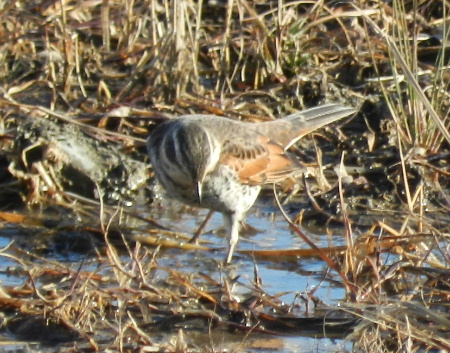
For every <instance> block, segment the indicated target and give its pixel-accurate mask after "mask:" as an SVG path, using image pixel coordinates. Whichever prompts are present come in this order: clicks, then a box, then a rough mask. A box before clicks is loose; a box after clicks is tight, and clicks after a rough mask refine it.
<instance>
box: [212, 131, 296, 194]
mask: <svg viewBox="0 0 450 353" xmlns="http://www.w3.org/2000/svg"><path fill="white" fill-rule="evenodd" d="M219 163H221V164H224V165H227V166H228V167H230V168H231V169H233V170H235V171H236V172H237V174H238V178H239V181H240V182H242V183H244V184H250V185H261V184H269V183H275V182H278V181H281V180H283V179H285V178H286V177H288V176H289V175H290V174H291V173H292V171H293V169H294V165H293V162H292V161H291V160H290V159H289V158H288V156H287V155H286V154H285V152H284V149H283V147H282V146H280V145H279V144H277V143H276V142H274V141H272V140H270V139H269V138H268V137H266V136H262V135H255V136H252V137H251V138H249V139H247V140H242V139H233V140H227V141H225V143H224V144H223V148H222V154H221V158H220V161H219Z"/></svg>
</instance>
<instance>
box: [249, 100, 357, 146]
mask: <svg viewBox="0 0 450 353" xmlns="http://www.w3.org/2000/svg"><path fill="white" fill-rule="evenodd" d="M353 113H355V109H354V108H352V107H346V106H342V105H339V104H325V105H321V106H318V107H315V108H310V109H306V110H302V111H299V112H297V113H294V114H291V115H288V116H286V117H284V118H282V119H278V120H274V121H268V122H265V123H262V124H259V127H258V128H259V129H260V131H261V133H263V134H265V135H267V136H269V137H270V136H274V137H275V136H276V138H274V139H275V140H276V141H277V142H278V143H281V144H282V145H283V146H284V148H285V149H287V148H289V147H290V146H291V145H292V144H294V143H295V142H296V141H298V140H299V139H300V138H301V137H302V136H304V135H306V134H308V133H310V132H312V131H314V130H316V129H319V128H321V127H322V126H325V125H327V124H330V123H332V122H333V121H336V120H339V119H342V118H345V117H346V116H349V115H351V114H353Z"/></svg>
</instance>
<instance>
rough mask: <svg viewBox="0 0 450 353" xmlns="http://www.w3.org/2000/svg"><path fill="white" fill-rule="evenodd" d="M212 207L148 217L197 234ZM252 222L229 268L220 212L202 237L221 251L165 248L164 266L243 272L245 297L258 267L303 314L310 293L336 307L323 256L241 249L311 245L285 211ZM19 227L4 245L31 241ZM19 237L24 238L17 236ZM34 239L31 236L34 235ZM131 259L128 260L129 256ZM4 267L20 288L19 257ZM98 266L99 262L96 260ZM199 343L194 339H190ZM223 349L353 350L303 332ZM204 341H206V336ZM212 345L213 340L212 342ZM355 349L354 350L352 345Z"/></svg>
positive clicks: (221, 339)
mask: <svg viewBox="0 0 450 353" xmlns="http://www.w3.org/2000/svg"><path fill="white" fill-rule="evenodd" d="M206 214H207V211H205V210H194V209H189V208H186V207H185V206H182V205H179V204H177V203H174V202H171V201H167V202H164V203H163V204H162V205H160V207H158V209H157V211H150V212H149V213H148V214H145V216H148V217H152V218H154V219H155V220H157V221H158V222H159V223H160V224H161V225H163V226H165V227H167V228H168V229H170V230H172V231H178V232H183V233H186V234H187V235H191V234H193V233H194V232H195V230H196V229H197V227H198V226H199V224H200V223H201V222H202V221H203V219H204V217H205V216H206ZM246 223H247V224H249V225H250V226H251V227H253V228H255V229H256V232H253V233H254V234H251V235H248V234H247V235H243V236H241V239H240V242H239V243H238V246H237V249H236V250H237V252H235V258H234V259H233V264H232V265H231V266H229V267H227V268H225V269H223V268H222V269H220V266H218V264H219V263H221V262H222V261H223V259H224V257H225V254H226V247H227V246H226V245H227V237H226V235H225V234H222V233H223V232H220V231H217V230H218V229H220V228H221V226H222V217H221V215H220V214H217V213H216V214H214V216H213V218H212V219H211V220H210V222H209V223H208V224H207V226H206V234H203V235H202V236H201V239H202V240H205V241H207V245H208V246H210V247H212V248H215V249H217V250H216V251H214V252H204V251H184V250H180V249H164V250H161V253H160V254H159V255H158V264H159V265H160V266H162V267H169V268H170V267H174V268H176V269H177V270H178V271H186V272H187V273H193V272H198V273H200V272H201V273H204V274H206V275H209V276H211V277H212V278H213V279H215V280H217V281H218V282H219V283H221V278H222V277H223V276H224V275H226V276H228V278H234V277H235V276H237V275H239V280H238V281H237V284H236V285H235V286H234V288H233V295H234V296H235V298H237V299H238V300H239V298H240V297H241V296H242V297H244V295H245V294H246V293H248V292H249V288H254V286H253V283H254V274H255V269H256V270H257V271H256V272H257V274H258V277H259V280H260V282H261V288H262V290H264V291H265V292H266V293H267V294H269V295H276V296H279V300H281V301H282V302H284V303H287V304H291V305H292V306H293V307H295V308H296V310H297V311H296V313H297V314H298V315H300V316H301V315H304V316H313V315H314V304H313V303H312V301H308V303H305V301H304V300H302V299H301V298H300V297H301V296H303V298H305V297H308V295H309V294H310V293H311V292H313V295H314V297H315V298H318V299H320V301H322V302H323V303H324V304H325V305H329V306H332V307H335V306H337V305H339V302H340V301H341V300H343V298H344V297H345V292H344V290H343V288H342V287H341V286H339V285H336V283H338V281H336V282H334V281H331V280H330V279H332V278H333V276H335V274H331V276H330V273H329V272H328V267H327V266H326V264H324V262H323V261H321V260H319V259H317V258H308V259H289V261H288V260H284V261H280V262H274V261H269V260H264V259H257V258H253V257H252V256H249V255H244V254H239V252H238V250H253V249H264V250H268V249H293V248H308V246H307V245H306V244H304V242H303V241H302V240H301V239H299V237H298V236H297V235H295V234H294V233H293V232H292V231H291V230H290V229H289V226H288V223H287V222H286V221H285V219H284V218H283V216H282V215H281V213H280V212H279V211H277V210H276V209H275V208H274V207H272V206H270V205H267V204H266V205H264V204H259V205H257V206H256V207H254V208H252V209H251V210H250V212H249V214H248V216H247V219H246ZM21 233H22V232H21V230H20V228H18V227H15V226H12V227H5V228H2V229H1V231H0V246H1V247H5V246H7V245H8V243H9V242H10V241H11V239H16V245H18V244H20V243H21V242H27V237H29V236H30V235H27V234H26V232H24V234H21ZM308 235H309V236H310V237H311V239H312V240H313V241H314V242H315V243H316V244H317V245H318V246H328V245H329V242H330V236H327V235H323V234H322V235H321V234H319V235H317V234H311V233H309V234H308ZM17 239H19V240H17ZM30 239H31V238H30ZM331 240H332V243H333V245H338V244H339V243H341V242H342V238H341V237H340V236H339V235H338V234H337V235H336V236H333V237H332V239H331ZM55 260H59V261H61V260H63V261H64V262H65V263H67V264H69V265H74V267H75V266H77V265H78V264H79V263H81V262H82V261H84V260H86V259H85V257H84V255H83V256H80V255H77V254H71V253H68V254H67V256H65V258H64V259H61V256H60V254H55ZM123 260H124V261H125V262H126V261H127V259H123ZM0 262H1V268H2V269H3V270H4V271H2V272H1V273H0V280H1V282H2V284H3V285H6V286H20V285H21V284H22V283H23V282H24V281H26V279H25V278H23V277H21V276H16V275H14V272H10V271H8V269H10V268H14V267H15V266H17V263H16V262H15V261H14V260H11V259H9V258H7V257H3V256H2V257H0ZM93 266H95V264H93ZM88 267H89V264H88V263H85V265H84V266H83V269H85V270H87V269H88ZM188 339H191V340H193V341H196V339H195V338H194V337H189V334H188ZM208 339H209V340H211V341H212V342H213V343H214V345H216V348H217V347H224V348H227V349H229V350H232V349H233V347H234V348H236V349H237V348H238V347H241V348H239V349H238V351H239V352H241V351H242V352H252V353H253V352H255V353H256V352H272V351H274V352H280V353H288V352H336V351H347V350H349V343H347V344H345V343H344V342H343V341H341V340H335V339H328V338H315V337H302V336H301V333H300V335H297V336H278V335H277V336H275V337H272V336H269V337H267V336H263V335H258V336H256V337H253V335H252V336H250V337H249V338H244V337H243V336H241V335H238V337H233V336H232V335H230V334H227V333H224V332H219V333H217V334H215V335H214V337H209V338H208ZM243 340H244V341H245V347H246V348H244V349H242V346H240V345H241V343H242V341H243ZM200 341H202V339H201V340H200ZM208 344H209V343H208ZM4 348H5V350H4V351H16V352H21V351H49V352H50V351H54V350H53V348H52V349H50V348H49V347H46V348H44V347H42V346H39V345H37V346H36V347H35V348H33V347H30V346H29V343H28V344H25V343H24V345H23V346H21V343H20V342H16V343H14V344H12V345H11V346H5V347H4ZM350 350H351V349H350Z"/></svg>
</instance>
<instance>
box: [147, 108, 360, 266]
mask: <svg viewBox="0 0 450 353" xmlns="http://www.w3.org/2000/svg"><path fill="white" fill-rule="evenodd" d="M354 113H355V109H354V108H352V107H348V106H343V105H339V104H324V105H320V106H317V107H314V108H309V109H306V110H303V111H299V112H296V113H293V114H291V115H288V116H286V117H283V118H279V119H274V120H270V121H264V122H258V123H252V122H244V121H240V120H233V119H230V118H227V117H223V116H218V115H208V114H193V115H183V116H180V117H177V118H171V119H167V120H165V121H163V122H161V123H159V124H158V125H157V126H156V127H155V128H154V129H153V130H152V131H151V132H150V134H149V136H148V138H147V140H146V147H147V151H148V155H149V159H150V163H151V165H152V169H153V171H154V174H155V175H156V179H157V180H158V181H159V183H160V184H161V185H162V186H163V188H164V189H165V191H166V193H167V194H168V196H169V197H171V198H174V199H178V200H179V201H181V202H182V203H185V204H187V205H191V206H195V207H200V208H206V209H209V210H212V211H217V212H220V213H222V216H223V220H224V225H225V228H226V229H227V231H228V234H229V242H228V253H227V256H226V259H225V264H229V263H230V262H231V260H232V257H233V252H234V249H235V247H236V244H237V243H238V240H239V231H240V226H241V222H242V221H243V220H244V218H245V214H246V212H247V211H248V210H249V209H250V208H251V207H252V205H253V204H254V203H255V201H256V198H257V197H258V194H259V192H260V190H261V187H262V185H264V184H273V183H278V182H280V181H282V180H284V179H286V178H287V177H289V176H292V175H293V173H294V172H295V171H296V169H298V165H299V164H298V163H296V161H295V159H294V158H293V157H292V156H291V155H290V154H289V151H288V149H289V147H291V146H292V145H293V144H294V143H295V142H297V141H298V140H299V139H300V138H301V137H303V136H304V135H306V134H308V133H310V132H312V131H314V130H316V129H318V128H320V127H323V126H325V125H327V124H330V123H332V122H334V121H336V120H339V119H342V118H344V117H346V116H349V115H351V114H354Z"/></svg>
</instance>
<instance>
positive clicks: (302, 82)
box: [0, 0, 450, 352]
mask: <svg viewBox="0 0 450 353" xmlns="http://www.w3.org/2000/svg"><path fill="white" fill-rule="evenodd" d="M447 11H448V9H447V3H446V1H444V0H442V1H431V0H429V1H422V2H417V1H400V0H398V1H393V2H392V6H391V5H390V2H383V1H381V0H380V1H372V2H367V1H359V2H357V4H356V5H355V4H353V3H346V2H340V1H312V2H311V1H293V2H287V1H268V2H261V1H247V0H228V2H223V1H216V2H213V1H211V2H210V1H206V0H204V1H201V0H200V1H192V0H182V1H176V2H172V1H166V0H159V1H157V0H144V1H139V2H137V1H132V0H118V1H114V2H113V1H107V0H106V1H102V2H89V1H64V0H61V1H46V2H42V1H8V2H3V3H2V4H1V5H0V16H1V19H2V21H1V24H0V94H1V97H0V111H1V113H2V114H1V118H0V129H1V130H0V138H1V140H0V143H1V145H2V149H3V151H4V155H3V156H2V159H1V161H0V162H1V163H2V166H4V165H9V164H10V163H11V162H12V164H11V166H10V170H11V171H12V172H13V174H14V175H10V174H8V173H7V171H6V167H5V168H2V179H1V183H2V191H1V194H0V196H1V197H2V201H3V200H4V201H3V203H4V205H5V207H9V208H10V209H11V208H14V207H15V206H17V199H14V201H10V200H11V195H17V194H20V195H21V198H22V201H25V203H26V204H27V205H31V204H38V205H39V206H40V207H44V206H49V205H50V206H52V207H53V206H55V205H58V206H61V207H64V210H68V209H70V210H72V212H73V213H74V214H76V216H77V217H79V218H81V219H82V222H81V226H80V225H79V223H77V222H76V221H75V220H74V221H73V222H72V223H71V224H70V226H69V228H70V230H75V231H77V230H80V229H81V230H82V231H83V232H84V231H86V232H88V233H90V234H91V235H92V234H94V235H95V236H97V239H96V240H97V241H98V242H95V244H94V246H93V247H92V248H91V249H90V251H91V252H90V253H89V255H86V258H85V260H84V261H81V265H79V264H77V265H65V264H63V263H60V262H57V261H50V260H48V259H46V258H45V256H38V255H37V253H38V252H36V253H26V252H24V251H23V250H21V249H20V248H13V247H9V248H7V249H4V250H3V251H2V253H1V254H0V255H1V256H3V257H4V258H5V259H8V260H9V261H12V262H13V263H14V264H15V265H14V266H13V267H11V269H10V271H13V272H14V273H15V275H17V276H21V277H25V278H27V280H25V281H24V283H23V284H22V285H21V286H17V287H14V288H13V287H5V288H4V293H3V294H2V299H1V305H2V306H3V308H5V312H8V313H13V314H14V315H5V317H4V327H7V328H8V329H9V330H10V331H12V332H13V333H14V334H15V335H17V337H19V338H20V337H22V336H21V335H24V337H26V335H27V334H29V332H30V331H32V329H33V330H37V331H38V332H40V333H41V334H40V336H37V337H36V338H34V339H35V340H38V341H40V340H42V341H45V339H46V338H47V337H48V336H49V332H51V333H52V334H53V332H55V331H54V330H57V331H58V335H60V337H61V340H62V341H66V340H68V341H70V342H72V340H73V337H74V336H76V337H81V343H79V347H81V349H83V350H92V349H93V350H97V349H99V350H104V349H107V348H109V349H110V350H111V351H119V352H123V351H129V350H140V351H146V349H150V347H151V349H159V350H161V351H163V350H165V351H176V352H184V351H192V350H197V351H204V350H205V349H208V350H210V351H220V348H217V347H220V344H217V342H213V339H212V338H211V337H212V336H213V335H210V336H208V328H215V327H219V328H223V327H226V328H227V329H230V328H233V329H236V330H238V331H243V332H245V334H247V333H248V332H249V331H258V330H259V331H261V332H265V330H266V328H267V327H271V326H270V323H272V324H273V322H272V321H271V320H272V318H269V317H266V316H264V315H263V314H262V313H267V312H269V311H271V310H272V309H273V310H277V311H279V312H281V313H283V314H286V315H287V314H288V313H290V311H289V310H290V308H288V307H287V306H285V305H283V304H282V303H281V302H280V301H278V300H277V298H273V297H270V296H268V295H266V293H264V291H263V290H262V289H261V288H260V287H259V284H258V278H257V275H255V279H254V287H252V288H250V289H249V292H250V293H252V296H249V298H248V302H244V303H242V302H238V301H237V300H236V299H235V298H234V297H233V295H232V288H231V287H232V281H231V280H226V279H224V280H223V282H222V283H216V282H215V281H214V280H213V279H211V278H207V277H205V276H204V275H202V274H198V273H188V274H186V273H183V272H178V271H176V270H174V269H171V268H164V267H160V265H159V264H158V256H159V253H158V251H155V252H152V251H150V250H148V249H145V248H144V247H141V246H140V245H139V243H137V244H135V243H133V242H129V241H128V240H124V239H128V237H127V236H126V234H125V232H124V233H120V232H119V233H117V232H116V228H115V224H114V222H109V220H110V219H116V218H119V219H121V218H122V217H128V216H130V217H135V218H139V215H136V214H134V215H133V214H132V212H129V211H128V213H127V212H126V211H125V212H122V211H123V210H121V209H119V211H118V208H117V207H116V206H115V205H114V206H111V205H107V204H106V203H105V202H106V200H97V201H94V200H86V198H81V197H80V196H79V195H74V194H73V193H71V192H69V191H68V190H67V188H66V187H65V186H64V183H62V181H61V180H60V178H58V173H57V172H56V171H57V168H56V167H55V163H57V162H55V160H54V159H46V158H45V156H46V154H45V153H41V152H42V151H46V150H47V149H48V146H50V145H51V144H50V142H51V141H50V142H49V141H46V140H45V139H42V138H40V137H38V138H37V139H36V140H33V143H32V144H29V145H27V144H25V145H24V144H22V145H19V142H18V136H20V138H21V139H22V140H25V141H26V140H27V139H28V140H30V139H31V137H30V136H28V135H27V134H26V132H27V131H25V133H24V132H23V129H22V131H21V133H20V134H19V133H18V132H19V131H20V128H21V127H23V126H24V122H25V121H30V120H31V121H33V120H42V119H45V120H49V121H55V122H57V123H58V124H60V125H61V126H68V125H71V126H75V125H76V126H77V127H78V128H79V129H81V131H83V132H84V133H85V134H87V135H88V136H90V137H91V138H93V139H95V140H96V141H101V143H104V144H106V145H114V146H115V148H117V150H120V151H121V153H123V154H124V155H127V156H131V158H135V159H137V160H140V161H141V162H143V163H146V162H147V159H146V157H145V153H144V149H143V146H142V141H143V138H145V136H146V135H147V134H148V132H149V130H150V129H151V128H152V126H153V124H154V123H155V122H157V121H158V120H160V119H161V116H162V115H170V114H181V113H187V112H209V113H214V114H220V115H229V116H234V117H239V118H242V119H248V120H252V121H258V120H262V119H271V118H274V117H277V116H280V115H283V114H285V113H288V112H291V111H293V110H296V109H300V108H302V107H305V106H312V105H315V104H318V103H321V102H325V101H339V102H343V103H344V102H345V103H346V104H351V105H354V106H358V107H360V114H359V116H358V118H357V119H354V120H353V121H352V122H350V123H349V124H348V125H344V126H342V127H341V128H340V130H339V134H332V133H330V132H324V133H322V134H321V135H320V137H317V138H316V139H315V140H314V143H315V146H316V152H317V159H318V160H319V162H316V159H315V157H311V156H310V155H308V154H307V153H306V152H304V151H302V150H297V151H296V152H297V154H298V155H299V157H302V158H305V159H306V161H307V162H309V163H307V167H308V168H309V171H310V173H311V174H314V175H315V176H316V178H315V179H317V181H318V182H317V185H318V186H310V185H308V188H307V189H308V197H309V198H310V199H311V204H313V205H314V208H315V212H316V213H320V214H322V215H329V214H332V215H333V217H334V219H333V220H334V221H335V222H340V223H341V225H343V229H344V232H345V236H346V242H347V245H348V247H347V251H346V252H345V255H344V256H343V257H340V258H339V257H333V258H331V257H329V255H328V253H327V252H324V253H323V254H321V258H322V260H324V261H325V262H327V264H328V265H329V267H330V268H332V269H334V270H335V271H337V272H338V273H339V274H340V276H341V277H340V285H342V286H343V287H345V288H346V290H347V293H348V298H347V304H346V305H344V307H345V312H346V313H352V315H351V316H349V317H350V320H352V319H353V318H354V317H355V316H356V317H357V318H362V320H361V321H360V323H359V325H358V326H357V327H356V329H355V330H354V332H353V334H352V335H351V336H349V338H348V339H349V340H350V339H351V340H352V342H354V349H355V351H360V352H365V351H373V350H374V344H376V347H377V349H378V350H379V351H384V352H391V351H394V352H395V351H402V352H416V351H429V350H436V349H441V350H449V349H450V347H448V335H449V332H450V327H449V324H448V320H449V313H448V305H447V301H448V295H449V281H448V269H449V268H450V257H449V255H448V249H449V240H448V234H449V232H450V230H449V226H448V224H449V222H448V221H449V219H448V211H449V209H450V199H449V196H448V188H449V182H448V176H449V174H450V167H449V163H448V155H449V142H450V137H449V135H448V130H449V124H450V123H449V118H448V111H449V104H448V101H449V100H448V84H449V79H448V73H447V66H448V48H447V42H446V40H445V38H447V36H448V28H449V27H448V25H447V22H448V15H447ZM435 33H441V34H442V38H444V39H443V40H441V38H440V37H439V36H438V35H435ZM321 141H323V143H321V144H320V143H319V142H321ZM22 143H23V141H22ZM337 144H339V148H338V149H336V148H335V147H334V146H336V145H337ZM23 146H25V148H23ZM313 149H314V146H313V148H312V149H311V150H313ZM327 149H328V150H327ZM337 150H339V151H337ZM339 153H341V155H339ZM36 154H42V156H44V158H41V159H39V158H37V159H36ZM42 156H41V157H42ZM55 159H57V158H55ZM333 164H334V165H336V164H339V165H340V167H339V171H338V173H337V174H338V176H339V178H338V181H337V183H336V184H333V182H332V178H329V174H330V173H329V170H326V171H325V172H326V173H325V172H323V171H322V170H320V171H318V167H317V165H320V166H323V167H324V168H325V169H326V168H328V169H332V168H331V167H330V165H333ZM3 170H4V171H3ZM336 170H338V169H336ZM352 170H357V171H356V172H352ZM347 171H349V172H347ZM326 178H329V179H326ZM330 180H331V181H330ZM96 187H97V188H98V190H96V191H98V194H103V191H104V190H103V187H104V185H99V184H98V183H97V184H96ZM327 195H331V196H330V197H327ZM104 201H105V202H104ZM116 201H117V200H116ZM124 202H125V201H124V200H122V199H120V197H119V204H120V203H121V204H122V205H123V204H124ZM369 212H370V214H371V215H372V217H371V218H370V222H371V223H370V224H367V222H363V220H364V219H363V216H364V215H365V213H369ZM99 215H100V216H99ZM307 216H308V214H307V212H306V213H305V214H304V213H302V214H300V215H299V216H298V217H297V221H298V222H299V223H301V222H306V221H307ZM74 218H75V216H74ZM1 219H3V220H4V221H5V222H8V224H21V227H24V228H25V229H27V230H29V231H31V229H32V230H33V231H36V229H37V232H38V233H46V232H48V233H52V232H53V231H54V230H53V229H52V228H49V227H47V226H46V224H44V223H45V222H44V221H43V219H42V218H41V217H38V216H36V217H34V218H33V217H30V218H28V217H25V218H21V217H19V218H14V217H12V216H11V214H6V213H5V214H2V215H1ZM327 219H328V218H327ZM141 221H142V219H141ZM143 221H148V220H143ZM119 223H120V222H119ZM146 224H147V227H148V223H146ZM88 225H89V226H88ZM49 229H50V230H49ZM341 229H342V228H341ZM361 233H363V234H361ZM117 234H118V237H117V238H118V239H112V238H113V235H117ZM122 238H124V239H122ZM116 241H117V243H116ZM118 244H120V245H118ZM335 253H336V252H335ZM156 274H157V275H156ZM239 315H242V316H243V317H244V318H247V319H246V320H248V321H245V320H244V319H242V321H237V320H236V318H235V317H236V316H239ZM345 315H347V314H345ZM353 315H355V316H353ZM264 320H266V321H264ZM274 320H275V319H274ZM275 321H276V324H277V325H279V326H278V328H280V327H281V329H280V331H283V329H286V326H283V325H287V323H286V322H282V320H280V318H276V320H275ZM197 322H201V323H202V325H200V326H201V327H202V328H204V330H205V332H206V333H205V335H204V336H202V337H201V338H200V339H199V340H198V341H194V340H192V337H190V338H189V339H187V338H186V337H185V336H184V332H185V330H186V328H189V327H191V326H195V325H196V323H197ZM262 322H263V324H262ZM44 323H45V325H44ZM353 323H354V322H353ZM296 324H297V323H296ZM341 324H342V322H341ZM289 325H292V323H289ZM289 325H288V326H289ZM342 325H343V324H342ZM289 327H290V328H292V326H289ZM295 328H296V329H299V327H297V326H295ZM178 329H180V330H181V329H184V331H183V330H181V331H178ZM46 330H50V331H46ZM155 332H166V333H168V336H165V340H156V339H155V338H154V337H155V336H156V333H155ZM170 335H173V339H172V340H170V339H168V338H167V337H169V336H170ZM205 337H208V339H207V340H205ZM246 339H247V337H246V336H242V337H241V338H240V341H243V342H246ZM156 341H157V342H156ZM206 341H208V343H205V342H206ZM105 342H106V343H105ZM161 342H162V343H161ZM373 342H376V343H373ZM69 345H70V344H69ZM205 347H206V348H205ZM236 347H237V350H238V351H239V349H241V350H242V349H244V348H243V347H241V346H239V345H236Z"/></svg>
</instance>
